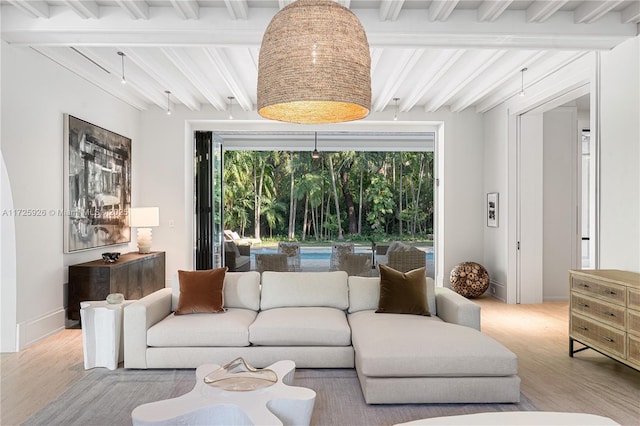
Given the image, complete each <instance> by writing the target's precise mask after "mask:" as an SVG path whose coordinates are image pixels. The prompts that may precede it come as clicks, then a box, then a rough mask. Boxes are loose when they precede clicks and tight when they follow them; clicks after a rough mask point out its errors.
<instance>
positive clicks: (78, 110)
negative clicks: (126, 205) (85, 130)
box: [1, 43, 141, 351]
mask: <svg viewBox="0 0 640 426" xmlns="http://www.w3.org/2000/svg"><path fill="white" fill-rule="evenodd" d="M1 49H2V115H1V119H2V147H1V148H2V155H3V157H4V160H5V162H6V166H7V172H8V178H9V181H10V185H11V191H12V193H13V208H15V209H44V210H45V211H47V212H48V211H49V210H51V209H53V210H59V209H60V210H61V209H62V208H63V114H64V113H70V114H72V115H74V116H76V117H78V118H82V119H83V120H86V121H89V122H91V123H94V124H96V125H99V126H101V127H104V128H107V129H109V130H112V131H114V132H117V133H119V134H122V135H125V136H127V137H130V138H131V139H132V140H133V142H132V143H133V145H132V150H133V153H132V158H133V169H134V170H135V169H136V166H137V164H138V163H139V162H140V161H141V160H140V159H139V156H138V148H137V145H138V140H139V133H138V121H139V118H140V114H139V112H138V111H136V110H134V109H133V108H131V107H129V106H127V105H126V104H124V103H122V102H120V101H118V100H117V99H115V98H114V97H112V96H111V95H110V94H108V93H106V92H104V91H103V90H101V89H99V88H97V87H95V86H93V85H91V84H89V83H88V82H86V81H85V80H83V79H82V78H79V77H78V76H76V75H74V74H71V73H70V72H69V71H67V70H66V69H64V68H62V67H60V66H58V65H57V64H55V63H53V62H51V61H50V60H48V59H46V58H44V57H43V56H41V55H39V54H38V53H35V52H34V51H33V50H31V49H28V48H20V47H13V46H10V45H7V44H5V43H2V46H1ZM114 78H115V77H114ZM3 185H4V182H3ZM133 197H134V200H135V194H134V195H133ZM62 227H63V222H62V217H59V216H57V215H50V214H48V213H47V214H46V215H45V216H44V217H25V216H19V217H16V218H15V233H16V247H15V254H16V306H15V309H16V319H15V321H16V322H17V333H18V340H19V347H20V348H23V347H26V346H28V345H29V344H31V343H33V342H35V341H37V340H39V339H41V338H43V337H46V336H47V335H49V334H51V333H54V332H55V331H57V330H59V329H62V328H63V327H64V325H65V317H64V305H65V303H66V301H65V295H64V289H65V283H66V281H67V266H68V265H70V264H75V263H79V262H84V261H88V260H94V259H98V258H99V257H100V253H101V252H103V251H104V248H103V249H94V250H89V251H85V252H81V253H77V254H66V255H65V254H63V241H62V238H63V229H62ZM114 250H118V251H122V252H127V251H131V250H135V242H134V243H133V244H132V245H122V246H117V247H116V248H114ZM3 261H4V256H3ZM3 269H4V268H3ZM3 278H4V277H3ZM2 285H3V287H4V286H5V285H11V283H5V282H4V281H3V283H2ZM3 294H4V291H3ZM10 303H11V301H10V300H4V298H3V300H2V304H3V306H2V310H3V312H4V310H5V308H8V309H10V308H11V307H10V306H5V304H7V305H9V304H10ZM3 320H4V318H3ZM12 326H13V327H15V325H13V324H12ZM4 327H5V324H3V329H4ZM5 340H6V341H5ZM10 340H11V337H10V336H7V338H6V339H5V335H4V333H3V336H2V349H3V351H4V350H10V349H8V348H11V347H14V348H15V344H12V343H11V341H10Z"/></svg>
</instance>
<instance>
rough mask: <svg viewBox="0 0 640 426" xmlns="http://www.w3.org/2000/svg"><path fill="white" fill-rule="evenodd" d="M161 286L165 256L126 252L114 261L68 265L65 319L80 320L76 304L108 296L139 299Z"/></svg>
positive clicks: (103, 298)
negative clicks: (115, 295)
mask: <svg viewBox="0 0 640 426" xmlns="http://www.w3.org/2000/svg"><path fill="white" fill-rule="evenodd" d="M164 287H165V253H164V252H163V251H156V252H151V253H148V254H139V253H137V252H131V253H126V254H123V255H122V256H120V259H118V261H117V262H114V263H105V262H104V261H103V260H94V261H91V262H86V263H79V264H77V265H70V266H69V296H68V302H69V303H68V306H67V317H68V318H69V319H71V320H79V319H80V302H84V301H89V300H105V299H106V298H107V295H108V294H109V293H122V294H124V298H125V299H127V300H129V299H140V298H141V297H143V296H146V295H148V294H151V293H153V292H154V291H156V290H159V289H161V288H164Z"/></svg>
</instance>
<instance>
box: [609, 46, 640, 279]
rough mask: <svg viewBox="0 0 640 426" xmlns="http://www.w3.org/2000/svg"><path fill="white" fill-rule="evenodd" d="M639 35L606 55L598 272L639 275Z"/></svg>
mask: <svg viewBox="0 0 640 426" xmlns="http://www.w3.org/2000/svg"><path fill="white" fill-rule="evenodd" d="M639 45H640V36H639V37H636V38H635V39H632V40H629V41H627V42H625V43H622V44H621V45H620V46H618V47H616V48H615V49H613V50H612V51H611V52H606V53H603V54H602V92H601V96H602V107H601V121H600V128H601V139H600V151H601V161H600V164H601V168H600V173H601V191H600V195H601V198H600V268H605V269H624V270H630V271H636V272H640V167H639V165H640V129H639V128H638V123H639V122H640V82H639V79H638V75H640V65H639V62H640V53H639V52H640V48H639V47H638V46H639Z"/></svg>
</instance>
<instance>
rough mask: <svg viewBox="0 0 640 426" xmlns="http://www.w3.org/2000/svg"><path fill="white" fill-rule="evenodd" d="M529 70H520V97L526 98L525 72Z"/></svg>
mask: <svg viewBox="0 0 640 426" xmlns="http://www.w3.org/2000/svg"><path fill="white" fill-rule="evenodd" d="M526 70H527V68H522V69H521V70H520V74H521V77H522V79H521V83H520V96H524V72H525V71H526Z"/></svg>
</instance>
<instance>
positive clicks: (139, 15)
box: [116, 0, 149, 20]
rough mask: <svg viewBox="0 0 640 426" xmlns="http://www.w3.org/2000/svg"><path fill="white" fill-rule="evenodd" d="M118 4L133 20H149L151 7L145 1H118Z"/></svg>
mask: <svg viewBox="0 0 640 426" xmlns="http://www.w3.org/2000/svg"><path fill="white" fill-rule="evenodd" d="M116 3H118V5H119V6H120V7H121V8H122V9H124V10H125V12H127V14H128V15H129V16H130V17H131V18H133V19H143V20H148V19H149V5H148V4H147V2H146V1H143V0H116Z"/></svg>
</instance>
